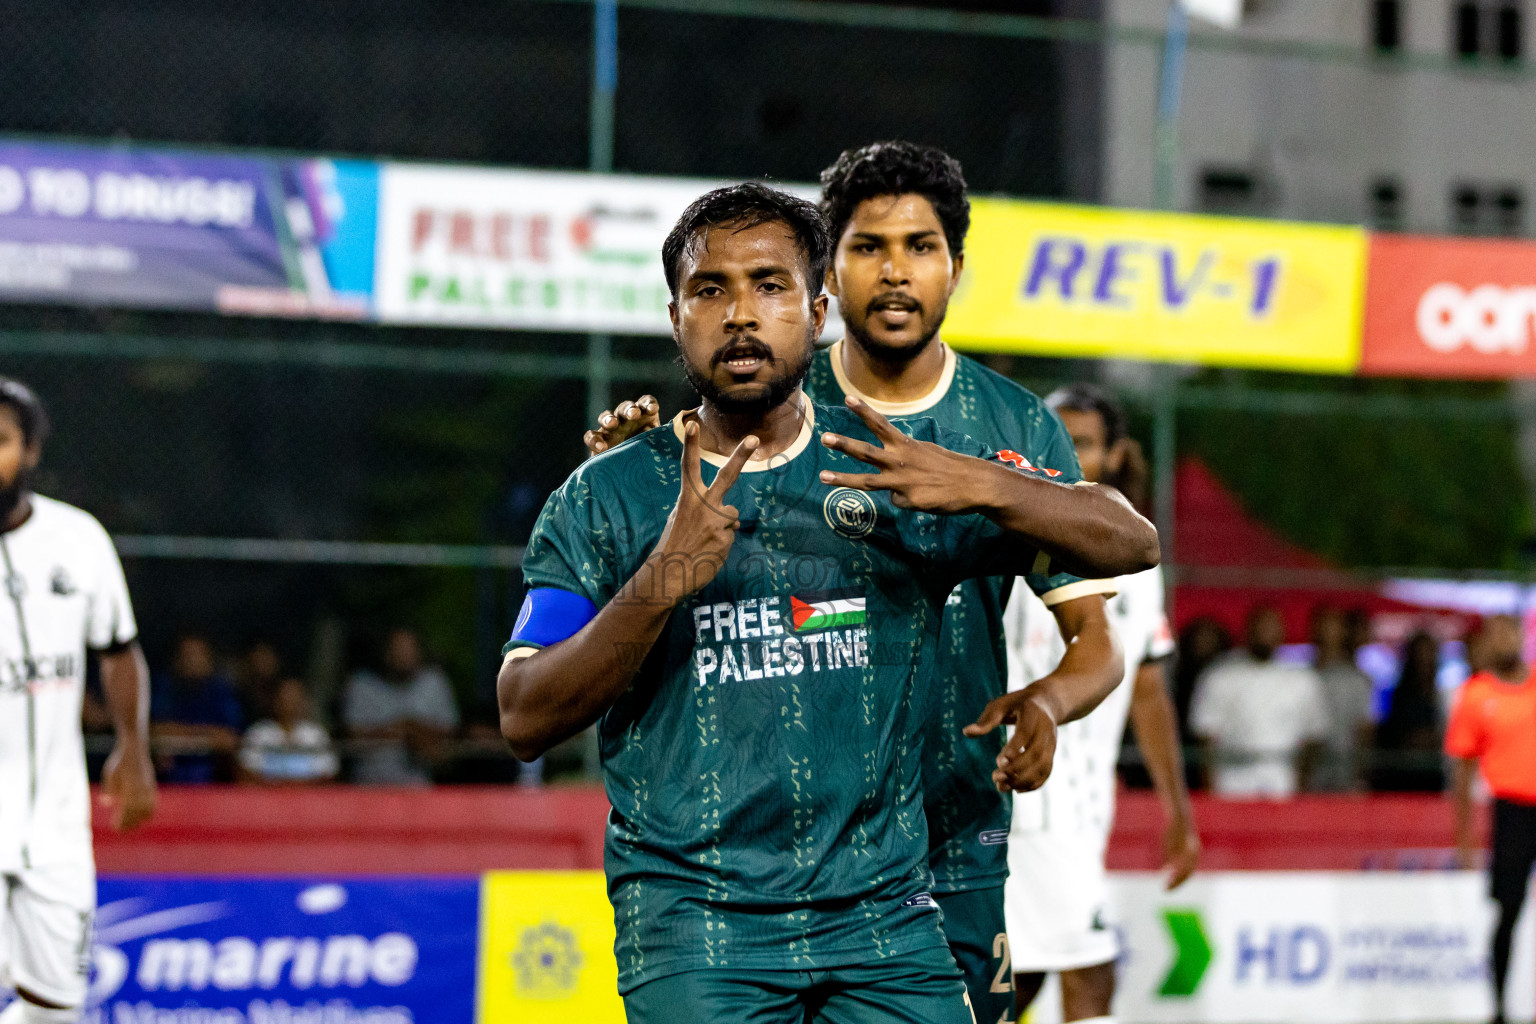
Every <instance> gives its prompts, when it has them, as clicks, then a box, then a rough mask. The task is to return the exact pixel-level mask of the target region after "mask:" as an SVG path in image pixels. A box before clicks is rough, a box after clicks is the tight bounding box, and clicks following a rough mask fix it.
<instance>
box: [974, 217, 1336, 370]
mask: <svg viewBox="0 0 1536 1024" xmlns="http://www.w3.org/2000/svg"><path fill="white" fill-rule="evenodd" d="M1365 254H1366V233H1365V231H1363V230H1362V229H1360V228H1351V227H1332V226H1327V225H1319V224H1297V223H1288V222H1282V221H1265V220H1239V219H1236V218H1229V217H1202V216H1190V215H1188V214H1171V213H1142V212H1136V211H1131V210H1110V209H1101V208H1095V207H1085V206H1064V205H1057V204H1050V203H1026V202H1018V201H1015V200H1002V199H977V200H974V201H973V202H972V221H971V231H970V235H969V236H968V238H967V240H966V254H965V273H964V275H963V276H962V278H961V282H960V289H959V291H958V292H957V293H956V295H955V298H954V300H953V301H952V302H951V303H950V312H949V317H948V319H947V320H946V321H945V324H944V338H945V340H946V341H950V342H953V343H954V344H955V345H956V346H958V347H961V348H972V349H984V350H989V351H994V352H1021V353H1030V354H1036V355H1049V356H1086V357H1111V358H1122V359H1149V360H1161V361H1165V362H1181V363H1207V364H1212V365H1218V366H1247V367H1267V368H1273V369H1285V370H1304V371H1311V372H1316V373H1349V372H1352V371H1353V370H1354V369H1355V368H1356V366H1357V365H1358V364H1359V361H1360V317H1361V303H1362V299H1363V295H1364V274H1365Z"/></svg>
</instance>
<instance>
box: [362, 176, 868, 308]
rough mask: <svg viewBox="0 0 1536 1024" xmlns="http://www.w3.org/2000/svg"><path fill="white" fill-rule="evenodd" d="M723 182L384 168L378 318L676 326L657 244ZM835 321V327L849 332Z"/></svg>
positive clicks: (808, 192) (802, 190)
mask: <svg viewBox="0 0 1536 1024" xmlns="http://www.w3.org/2000/svg"><path fill="white" fill-rule="evenodd" d="M721 184H723V182H717V181H700V180H689V179H680V178H643V177H637V176H627V175H608V174H604V175H597V174H576V173H563V174H562V173H552V172H539V171H516V170H492V169H486V168H464V167H447V166H430V165H410V164H386V165H385V166H384V168H383V171H382V174H381V180H380V196H379V231H378V261H377V264H376V271H375V277H374V288H375V295H376V296H377V302H378V313H379V319H380V320H382V321H383V322H386V323H413V324H458V325H463V326H488V327H508V328H517V329H522V330H553V331H604V332H612V333H618V334H670V333H671V326H670V323H669V321H668V318H667V299H668V293H667V285H666V279H665V277H664V275H663V274H662V267H661V243H662V241H663V240H664V239H665V238H666V236H667V232H668V231H669V230H671V228H672V225H673V223H674V222H675V221H676V220H677V218H678V216H679V215H680V214H681V213H682V212H683V210H684V209H685V208H686V207H687V205H688V204H689V203H691V202H692V201H693V200H695V199H697V198H698V197H699V196H700V195H702V194H703V193H704V192H707V191H708V190H709V189H711V188H715V187H718V186H719V185H721ZM784 187H785V188H786V190H787V191H791V192H794V193H796V194H797V195H800V196H803V197H805V198H808V199H814V198H815V197H816V195H817V192H816V190H815V189H814V188H812V187H810V186H803V185H802V186H784ZM834 326H835V325H829V328H828V332H827V337H829V338H835V337H838V336H840V334H841V328H840V326H836V327H835V329H834Z"/></svg>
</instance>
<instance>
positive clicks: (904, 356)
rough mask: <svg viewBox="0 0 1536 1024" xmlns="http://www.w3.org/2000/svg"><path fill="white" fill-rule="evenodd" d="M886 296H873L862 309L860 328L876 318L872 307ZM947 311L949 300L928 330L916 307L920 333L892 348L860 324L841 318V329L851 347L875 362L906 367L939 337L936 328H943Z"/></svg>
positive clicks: (920, 307) (881, 301)
mask: <svg viewBox="0 0 1536 1024" xmlns="http://www.w3.org/2000/svg"><path fill="white" fill-rule="evenodd" d="M886 299H887V296H885V295H876V296H875V297H874V298H873V299H871V300H870V301H869V304H868V305H867V306H865V308H864V319H863V321H862V323H863V324H867V323H869V321H870V320H871V319H873V318H874V316H875V315H876V312H877V311H876V310H875V309H874V307H875V306H877V305H881V304H882V303H883V302H884V301H885V300H886ZM948 311H949V300H948V299H946V300H944V305H943V306H941V307H940V308H939V310H938V315H937V316H935V317H934V318H933V326H932V327H931V328H930V327H929V326H928V321H927V320H925V319H924V318H923V308H922V306H921V305H917V306H916V307H915V309H914V312H915V313H916V314H917V317H918V320H919V321H920V322H921V323H922V324H923V333H922V334H920V335H919V336H918V338H917V340H915V341H909V342H902V343H899V344H891V343H890V342H886V341H881V340H880V339H878V338H876V337H874V336H873V335H872V334H871V333H870V332H869V331H868V330H866V329H865V328H864V327H863V326H861V325H860V324H855V323H854V322H853V319H852V318H851V317H846V316H845V317H844V318H843V326H844V327H846V328H847V330H848V337H849V338H851V339H852V340H853V343H854V344H855V345H857V346H859V348H861V349H863V350H864V351H865V353H867V354H868V355H869V357H870V358H871V359H877V360H879V361H881V362H884V363H898V364H899V363H905V362H908V361H910V360H912V359H915V358H916V357H917V354H918V353H919V352H922V351H923V350H925V349H926V348H927V347H928V346H929V345H930V344H932V342H933V339H934V338H936V337H938V336H939V328H940V327H942V326H943V325H944V315H945V314H946V313H947V312H948Z"/></svg>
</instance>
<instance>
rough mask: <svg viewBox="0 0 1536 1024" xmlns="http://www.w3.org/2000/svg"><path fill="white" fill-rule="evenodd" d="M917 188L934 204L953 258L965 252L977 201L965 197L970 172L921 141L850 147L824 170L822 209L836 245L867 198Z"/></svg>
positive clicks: (876, 143)
mask: <svg viewBox="0 0 1536 1024" xmlns="http://www.w3.org/2000/svg"><path fill="white" fill-rule="evenodd" d="M910 192H915V193H917V194H918V195H920V196H922V197H923V198H925V199H927V200H928V202H929V203H931V204H932V205H933V212H934V213H936V214H938V217H939V223H940V224H942V225H944V240H945V241H947V242H948V243H949V252H950V255H951V256H959V255H960V254H961V253H963V252H965V235H966V232H967V231H969V230H970V229H971V203H970V200H968V199H966V198H965V174H964V173H963V172H962V171H961V170H960V161H958V160H956V159H955V158H954V157H952V156H950V155H949V154H948V153H946V152H944V151H943V150H942V149H938V148H937V147H934V146H920V145H918V144H917V143H915V142H872V143H870V144H869V145H867V146H860V147H859V148H858V149H845V150H844V151H843V153H842V155H841V156H839V157H838V158H837V162H836V163H834V164H833V165H832V166H831V167H828V168H827V169H826V170H824V171H822V172H821V212H822V214H823V215H825V216H826V218H827V226H828V228H829V229H830V230H831V232H832V243H833V246H834V248H835V247H836V245H837V240H838V239H839V238H842V237H843V232H844V231H845V230H847V228H848V222H849V221H850V220H852V219H853V211H854V210H857V209H858V208H859V204H860V203H862V202H863V201H864V200H866V199H873V198H875V197H876V196H899V195H906V194H907V193H910Z"/></svg>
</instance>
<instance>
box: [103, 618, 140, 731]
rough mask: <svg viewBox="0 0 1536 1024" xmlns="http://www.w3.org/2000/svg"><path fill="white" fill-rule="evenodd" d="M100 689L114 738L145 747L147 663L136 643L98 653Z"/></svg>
mask: <svg viewBox="0 0 1536 1024" xmlns="http://www.w3.org/2000/svg"><path fill="white" fill-rule="evenodd" d="M100 667H101V692H102V695H103V696H104V697H105V698H106V702H107V711H108V712H109V713H110V714H111V716H112V727H113V728H114V729H115V730H116V732H117V741H118V743H120V744H123V745H125V746H135V747H141V748H143V749H144V750H146V751H147V750H148V749H149V666H148V665H146V664H145V662H144V652H143V651H142V650H140V649H139V645H138V644H136V643H135V644H130V645H129V646H128V647H126V648H124V649H123V650H121V651H117V652H115V653H113V654H103V655H102V656H101V662H100Z"/></svg>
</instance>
